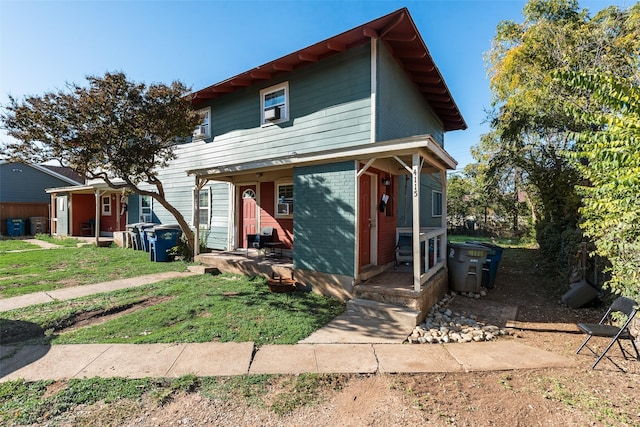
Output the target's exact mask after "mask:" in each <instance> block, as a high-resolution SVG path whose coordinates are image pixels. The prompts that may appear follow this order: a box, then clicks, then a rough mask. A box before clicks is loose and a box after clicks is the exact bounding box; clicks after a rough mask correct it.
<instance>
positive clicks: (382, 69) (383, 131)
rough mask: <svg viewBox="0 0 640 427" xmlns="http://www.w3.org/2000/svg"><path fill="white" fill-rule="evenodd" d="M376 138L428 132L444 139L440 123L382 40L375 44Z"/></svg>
mask: <svg viewBox="0 0 640 427" xmlns="http://www.w3.org/2000/svg"><path fill="white" fill-rule="evenodd" d="M376 92H377V93H376V112H377V114H376V140H377V141H386V140H390V139H397V138H404V137H408V136H415V135H424V134H430V135H431V136H433V138H434V139H435V140H436V141H438V143H439V144H440V146H442V145H443V143H444V131H443V127H442V123H441V122H440V120H439V119H438V118H437V116H436V115H435V114H434V113H433V111H432V110H431V107H430V106H429V104H428V103H427V101H426V100H425V99H424V98H423V96H422V94H421V93H420V92H419V91H418V90H417V88H416V86H415V85H414V84H413V82H411V81H410V80H409V78H408V77H407V75H406V73H405V72H404V71H403V70H402V69H401V68H400V66H399V65H398V62H397V61H396V60H395V59H394V58H393V56H392V55H391V53H389V51H388V50H387V49H386V48H385V47H384V45H383V44H378V84H377V90H376Z"/></svg>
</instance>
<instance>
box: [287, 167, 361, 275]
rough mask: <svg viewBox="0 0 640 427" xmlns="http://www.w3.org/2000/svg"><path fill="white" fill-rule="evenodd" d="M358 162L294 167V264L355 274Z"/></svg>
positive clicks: (297, 266) (327, 271)
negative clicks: (356, 175)
mask: <svg viewBox="0 0 640 427" xmlns="http://www.w3.org/2000/svg"><path fill="white" fill-rule="evenodd" d="M355 174H356V170H355V162H343V163H334V164H329V165H319V166H309V167H302V168H296V169H295V170H294V185H293V191H294V200H295V203H296V217H295V221H294V225H293V236H294V242H295V245H294V254H293V259H294V267H295V268H301V269H306V270H315V271H319V272H323V273H330V274H341V275H346V276H353V272H354V262H355V261H354V259H355V253H354V252H355V249H354V241H355Z"/></svg>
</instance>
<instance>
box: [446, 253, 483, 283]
mask: <svg viewBox="0 0 640 427" xmlns="http://www.w3.org/2000/svg"><path fill="white" fill-rule="evenodd" d="M488 253H489V248H487V247H485V246H480V245H473V244H469V243H450V244H449V256H448V257H447V266H448V267H449V283H450V285H451V288H452V289H453V290H454V291H457V292H474V293H478V292H480V287H481V286H482V268H483V265H484V263H485V261H486V259H487V254H488Z"/></svg>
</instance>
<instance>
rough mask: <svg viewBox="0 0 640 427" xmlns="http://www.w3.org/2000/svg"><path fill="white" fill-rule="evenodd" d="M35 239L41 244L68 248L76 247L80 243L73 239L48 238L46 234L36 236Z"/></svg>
mask: <svg viewBox="0 0 640 427" xmlns="http://www.w3.org/2000/svg"><path fill="white" fill-rule="evenodd" d="M35 238H36V239H38V240H42V241H43V242H47V243H51V244H54V245H58V246H65V247H69V248H73V247H76V246H78V243H82V241H81V240H78V239H74V238H73V237H65V238H57V237H52V236H49V235H48V234H36V235H35Z"/></svg>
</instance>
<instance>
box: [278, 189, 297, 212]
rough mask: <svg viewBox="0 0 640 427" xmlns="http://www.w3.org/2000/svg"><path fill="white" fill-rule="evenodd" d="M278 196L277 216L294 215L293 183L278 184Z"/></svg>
mask: <svg viewBox="0 0 640 427" xmlns="http://www.w3.org/2000/svg"><path fill="white" fill-rule="evenodd" d="M276 197H277V200H276V217H278V218H282V217H285V218H286V217H293V184H291V183H286V184H278V185H277V188H276Z"/></svg>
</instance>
